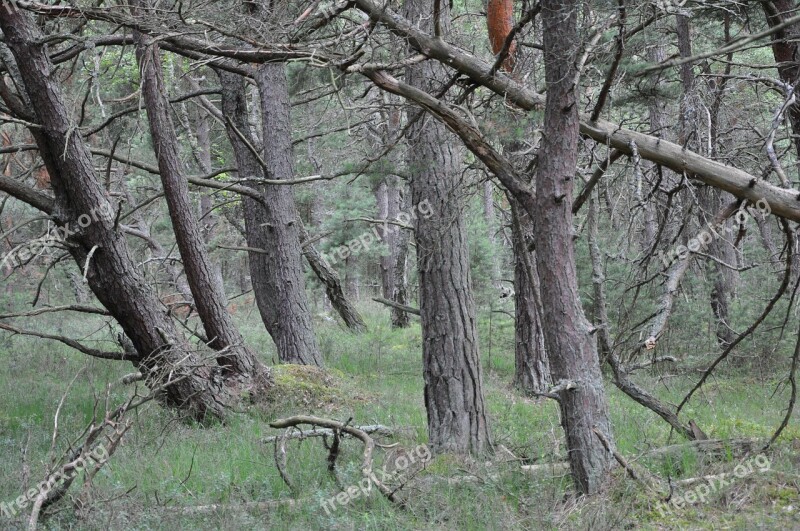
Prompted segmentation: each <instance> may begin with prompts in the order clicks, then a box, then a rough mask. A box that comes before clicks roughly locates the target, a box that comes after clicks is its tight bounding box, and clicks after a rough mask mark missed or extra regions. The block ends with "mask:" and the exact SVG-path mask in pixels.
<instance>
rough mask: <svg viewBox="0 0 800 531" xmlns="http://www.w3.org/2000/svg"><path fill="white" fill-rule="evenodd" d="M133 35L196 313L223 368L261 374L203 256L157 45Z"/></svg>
mask: <svg viewBox="0 0 800 531" xmlns="http://www.w3.org/2000/svg"><path fill="white" fill-rule="evenodd" d="M139 5H140V6H141V5H142V4H141V3H140V4H139ZM133 36H134V40H135V42H136V58H137V60H138V62H139V68H140V70H141V73H142V96H143V98H144V102H145V106H146V109H147V116H148V118H149V122H150V136H151V138H152V141H153V148H154V149H155V152H156V157H157V159H158V168H159V171H160V174H161V183H162V185H163V187H164V196H165V198H166V201H167V206H168V209H169V216H170V219H171V220H172V227H173V229H174V232H175V240H176V242H177V245H178V250H179V251H180V255H181V259H182V260H183V268H184V271H186V279H187V281H188V283H189V288H190V289H191V290H192V296H193V297H194V302H195V308H196V310H197V314H198V316H199V317H200V320H201V321H202V323H203V328H204V329H205V332H206V337H207V338H208V340H209V346H210V347H211V348H212V349H214V350H216V351H217V352H219V355H218V356H217V361H218V363H219V364H220V366H221V367H222V368H223V371H224V373H225V374H226V375H234V374H235V375H239V376H243V377H246V378H261V377H263V376H265V374H266V372H267V371H266V369H265V367H264V366H263V365H262V364H261V363H260V362H259V361H258V358H257V357H256V356H255V354H254V353H253V352H252V351H251V350H250V349H249V348H247V346H246V345H245V344H244V339H243V338H242V335H241V333H240V332H239V330H238V329H237V328H236V325H235V324H234V323H233V319H232V318H231V315H230V313H229V312H228V308H227V302H228V298H227V296H226V295H225V291H224V289H223V287H222V279H221V278H219V276H218V272H217V271H216V269H215V268H214V266H213V264H212V263H211V261H210V259H209V257H208V252H207V250H206V247H205V243H204V240H203V236H202V231H201V230H200V226H199V223H198V222H197V219H196V218H195V216H194V208H193V205H192V201H191V198H190V196H189V184H188V181H187V180H186V179H185V177H184V176H183V172H182V171H181V168H180V159H179V154H178V139H177V137H176V135H175V128H174V126H173V123H172V119H171V117H170V109H169V101H168V99H167V97H166V92H165V88H164V80H163V69H162V65H161V57H160V52H159V48H158V46H157V45H156V44H155V43H154V41H153V40H152V39H151V38H150V37H147V36H145V35H143V34H141V33H139V32H136V31H134V32H133Z"/></svg>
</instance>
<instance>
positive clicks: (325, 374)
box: [260, 364, 361, 410]
mask: <svg viewBox="0 0 800 531" xmlns="http://www.w3.org/2000/svg"><path fill="white" fill-rule="evenodd" d="M272 374H273V377H274V381H275V385H273V386H272V387H271V388H270V389H269V391H267V393H266V394H265V396H264V398H263V400H262V401H261V404H260V405H261V406H262V407H265V408H266V409H272V406H275V407H280V408H281V409H285V408H287V407H303V408H304V409H306V410H314V409H325V408H328V407H332V406H342V405H344V404H346V403H347V402H348V401H349V400H353V399H359V398H361V397H359V396H358V395H357V394H355V393H352V392H350V390H348V389H347V385H346V383H345V376H344V374H343V373H342V372H341V371H338V370H336V369H327V370H326V369H321V368H319V367H310V366H307V365H288V364H287V365H278V366H276V367H273V368H272Z"/></svg>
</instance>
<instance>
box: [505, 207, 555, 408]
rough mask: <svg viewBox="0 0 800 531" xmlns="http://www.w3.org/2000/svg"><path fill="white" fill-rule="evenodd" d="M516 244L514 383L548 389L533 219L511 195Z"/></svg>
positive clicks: (534, 389) (535, 390)
mask: <svg viewBox="0 0 800 531" xmlns="http://www.w3.org/2000/svg"><path fill="white" fill-rule="evenodd" d="M509 203H510V204H511V230H512V241H513V247H514V317H515V319H514V340H515V341H514V387H516V388H518V389H521V390H522V391H526V392H530V393H545V392H547V389H548V387H549V386H550V383H551V381H550V367H549V364H548V362H547V351H546V349H545V346H544V333H543V331H542V317H541V315H540V311H541V308H542V303H541V292H540V287H539V275H538V273H537V272H536V264H535V263H534V260H535V258H534V256H533V253H531V251H530V248H531V246H532V245H533V241H534V231H533V223H532V222H531V219H530V216H528V213H527V212H525V210H523V209H522V207H520V206H519V204H518V203H517V200H516V199H514V198H513V197H511V196H509Z"/></svg>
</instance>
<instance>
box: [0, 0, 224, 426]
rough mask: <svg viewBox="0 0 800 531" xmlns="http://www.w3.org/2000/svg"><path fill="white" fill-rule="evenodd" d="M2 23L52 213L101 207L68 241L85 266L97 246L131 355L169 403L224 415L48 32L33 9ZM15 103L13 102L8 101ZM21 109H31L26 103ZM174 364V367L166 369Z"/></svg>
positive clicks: (96, 276) (107, 303) (92, 278)
mask: <svg viewBox="0 0 800 531" xmlns="http://www.w3.org/2000/svg"><path fill="white" fill-rule="evenodd" d="M6 7H7V8H6V9H0V27H1V28H2V30H3V33H4V35H5V38H6V43H7V44H8V46H9V47H10V48H11V51H12V53H13V55H14V58H15V59H16V63H17V65H18V66H19V72H20V76H21V78H22V81H23V83H24V86H25V89H26V93H27V99H29V101H30V106H29V107H28V109H30V112H32V113H33V114H34V116H32V117H31V118H32V119H34V120H36V122H37V123H39V124H40V125H41V128H40V129H33V130H32V133H33V135H34V137H35V139H36V143H37V145H38V146H39V150H40V154H41V156H42V158H43V159H44V161H45V164H46V166H47V169H48V172H49V174H50V176H51V184H52V187H53V192H54V195H55V202H54V205H53V212H52V215H53V219H54V221H55V222H56V223H57V224H58V225H61V226H63V225H65V224H67V223H69V224H70V225H71V226H73V227H74V226H76V225H78V218H79V217H80V216H81V215H84V214H86V215H89V214H90V213H92V212H96V213H98V215H97V216H96V219H93V221H92V223H90V224H89V225H88V226H86V227H84V228H83V229H82V230H80V231H79V232H78V233H77V234H75V235H73V236H72V237H70V238H68V239H67V242H68V244H69V250H70V254H71V255H72V257H73V258H74V259H75V261H76V262H77V264H78V265H79V267H81V268H84V267H85V265H86V261H87V258H88V257H89V255H90V253H91V251H92V249H95V251H94V253H93V254H92V255H91V260H90V262H89V267H88V269H87V275H86V278H87V280H88V283H89V287H90V288H91V290H92V292H93V293H94V294H95V296H97V298H98V300H99V301H100V303H101V304H102V305H103V306H104V307H105V308H106V309H108V311H109V312H110V313H111V315H113V316H114V318H115V319H116V320H117V322H118V323H119V324H120V326H121V327H122V329H123V331H124V332H125V334H126V335H127V337H128V338H130V340H131V342H132V343H133V346H134V348H135V349H136V352H137V355H138V357H137V358H136V359H133V360H131V361H132V362H133V363H134V365H136V366H137V367H138V368H139V369H140V370H142V371H144V372H145V374H146V376H147V377H148V378H149V380H150V382H151V383H152V384H164V383H167V382H168V381H172V380H168V379H169V378H170V377H171V378H173V379H174V378H176V377H181V379H180V381H178V382H176V383H173V384H171V385H169V386H168V387H167V388H166V390H165V393H164V396H163V399H164V401H165V402H166V403H167V404H168V405H171V406H174V407H177V408H180V409H183V410H185V411H188V412H189V413H190V414H191V415H192V416H193V417H194V418H195V419H197V420H200V421H205V420H209V419H213V418H221V417H222V416H223V408H222V406H221V405H220V403H219V402H218V398H220V397H221V395H222V393H223V391H222V390H221V389H218V388H217V386H216V385H215V384H214V383H213V375H212V373H211V371H210V370H209V369H208V368H206V367H204V366H203V365H204V363H203V361H202V360H201V359H200V358H199V357H198V355H197V354H196V353H195V352H193V349H192V347H191V346H190V345H189V344H188V343H187V342H186V341H185V339H184V338H183V337H182V336H181V335H180V334H178V333H177V331H176V330H175V327H174V324H173V322H172V320H171V319H169V318H168V317H167V315H166V314H165V312H164V311H163V309H162V308H161V305H160V303H159V301H158V299H157V298H156V296H155V294H154V293H153V291H152V290H151V288H150V287H149V286H148V285H147V283H146V282H145V280H144V279H143V278H142V277H141V275H140V274H139V272H138V271H137V270H136V268H135V266H134V262H133V260H132V259H131V256H130V254H129V251H128V246H127V243H126V241H125V238H124V236H123V234H122V232H121V231H119V230H115V226H114V213H113V209H112V207H111V204H110V202H109V198H108V196H107V194H106V191H105V190H104V188H103V186H102V183H101V182H100V180H99V179H98V177H97V175H96V173H95V170H94V165H93V163H92V156H91V153H90V152H89V149H88V146H87V145H86V144H85V143H84V140H83V138H82V136H81V135H80V134H78V132H77V129H76V124H75V123H73V122H72V120H71V119H70V111H69V110H68V109H69V107H68V104H67V101H66V99H65V98H64V95H63V93H62V90H61V87H60V86H59V84H58V82H57V81H56V80H57V76H56V75H55V73H54V71H53V70H54V69H53V65H52V63H51V62H50V60H49V59H48V57H47V53H46V51H45V45H44V44H43V41H42V35H41V34H40V32H39V31H38V30H37V29H36V28H35V25H34V24H33V21H32V20H31V19H30V16H29V15H27V14H22V13H20V12H19V11H17V10H16V9H14V8H12V7H9V6H6ZM6 103H7V104H9V105H13V104H14V103H13V102H9V101H7V102H6ZM22 110H23V112H25V111H26V109H22ZM170 366H173V367H174V372H173V373H171V374H170V373H169V371H165V370H164V369H165V367H170Z"/></svg>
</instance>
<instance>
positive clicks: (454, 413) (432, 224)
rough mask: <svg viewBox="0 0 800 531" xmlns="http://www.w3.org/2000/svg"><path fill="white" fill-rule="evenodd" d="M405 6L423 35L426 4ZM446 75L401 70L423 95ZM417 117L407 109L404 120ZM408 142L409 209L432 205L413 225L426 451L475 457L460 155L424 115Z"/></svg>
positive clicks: (473, 338) (476, 369)
mask: <svg viewBox="0 0 800 531" xmlns="http://www.w3.org/2000/svg"><path fill="white" fill-rule="evenodd" d="M404 5H405V11H406V15H407V16H408V18H409V19H410V20H414V21H418V23H419V24H420V26H421V27H422V28H423V29H424V30H430V29H431V28H432V27H433V20H432V10H431V5H430V3H429V2H426V1H424V0H406V1H405V4H404ZM442 8H443V9H442V13H441V22H442V23H443V25H445V26H446V25H447V21H448V20H449V16H450V15H449V12H448V11H447V9H446V8H445V6H444V3H443V5H442ZM446 77H447V76H446V74H445V72H444V69H443V67H441V65H438V64H435V63H433V62H431V61H429V62H426V63H423V64H419V65H415V66H412V67H410V68H408V69H407V71H406V79H407V81H408V83H409V84H410V85H412V86H415V87H417V88H421V89H423V90H432V89H433V87H436V86H438V85H439V84H440V83H441V82H442V80H443V79H446ZM420 112H422V111H420V110H418V109H413V110H411V111H410V112H409V115H410V116H409V119H413V118H414V117H416V116H417V115H418V114H419V113H420ZM408 144H409V149H408V151H409V153H408V170H407V171H408V173H409V174H410V177H411V196H412V204H413V205H418V204H419V203H420V202H422V201H428V202H429V203H430V204H431V205H432V208H431V210H432V215H431V216H429V217H427V216H418V217H417V220H416V227H415V228H416V238H417V267H418V270H419V283H420V288H419V289H420V312H421V320H422V336H423V345H422V353H423V367H424V377H425V408H426V410H427V413H428V434H429V440H430V445H431V446H432V447H433V448H434V451H436V452H454V453H467V452H472V453H480V452H483V451H485V450H486V449H488V447H489V445H490V442H489V429H488V425H487V420H486V411H485V405H484V398H483V376H482V374H481V373H482V371H481V364H480V356H479V352H478V337H477V326H476V318H475V301H474V298H473V295H472V290H471V280H470V270H469V253H468V250H467V239H466V229H465V224H464V219H463V208H464V197H463V195H464V192H463V190H462V184H461V183H460V181H459V172H458V163H459V160H460V158H461V157H460V153H459V150H458V148H457V147H456V143H455V142H454V138H453V137H452V136H451V134H450V133H449V132H448V131H447V129H446V128H445V127H444V126H443V125H442V124H441V123H439V122H438V121H436V120H434V119H432V118H430V117H428V116H421V117H419V120H417V121H416V123H415V124H414V126H412V127H411V129H410V131H409V134H408Z"/></svg>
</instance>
